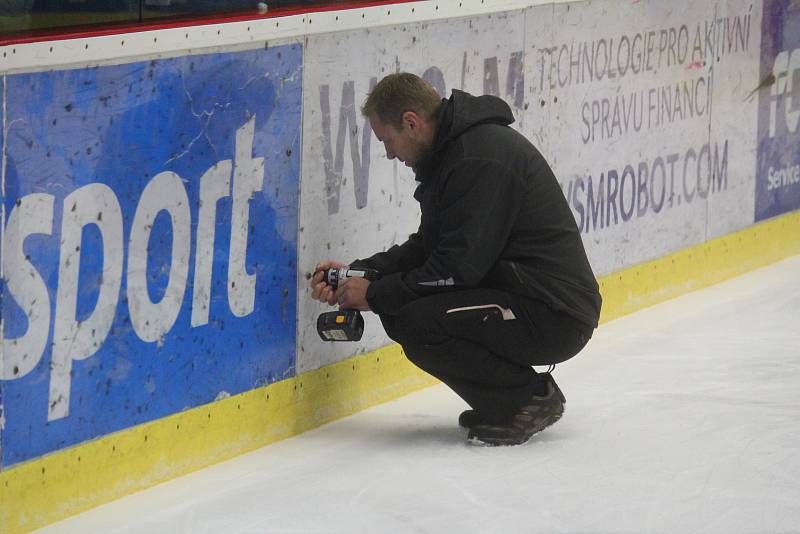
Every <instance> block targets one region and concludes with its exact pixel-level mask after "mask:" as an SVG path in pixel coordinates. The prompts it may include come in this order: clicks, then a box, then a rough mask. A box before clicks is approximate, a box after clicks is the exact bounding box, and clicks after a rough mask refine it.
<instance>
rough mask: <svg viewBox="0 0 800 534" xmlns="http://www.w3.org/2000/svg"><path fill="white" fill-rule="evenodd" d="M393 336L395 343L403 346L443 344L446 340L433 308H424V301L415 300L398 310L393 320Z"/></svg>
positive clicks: (446, 337)
mask: <svg viewBox="0 0 800 534" xmlns="http://www.w3.org/2000/svg"><path fill="white" fill-rule="evenodd" d="M394 335H395V336H396V337H395V338H394V339H395V341H397V342H398V343H400V344H401V345H404V346H405V345H406V344H408V345H411V346H424V345H430V344H435V343H443V342H444V341H447V339H448V336H447V335H446V332H445V331H444V329H443V328H442V327H441V325H440V321H439V318H438V317H437V316H436V312H435V309H434V307H433V306H426V305H425V299H419V300H416V301H414V302H412V303H410V304H409V305H407V306H405V307H403V308H402V309H401V310H400V312H399V313H398V314H397V316H396V317H395V318H394Z"/></svg>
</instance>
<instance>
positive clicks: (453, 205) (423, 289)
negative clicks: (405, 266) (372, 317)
mask: <svg viewBox="0 0 800 534" xmlns="http://www.w3.org/2000/svg"><path fill="white" fill-rule="evenodd" d="M443 178H444V180H445V182H444V186H443V188H442V192H441V197H440V200H439V208H438V210H437V211H438V213H437V218H438V220H439V221H440V234H439V239H438V242H437V244H436V247H435V249H434V250H433V252H432V253H431V254H430V255H429V256H428V257H427V258H426V259H425V261H424V262H423V263H422V264H421V265H419V266H418V267H416V268H413V269H411V270H409V271H407V272H396V273H394V274H391V275H389V276H384V277H383V278H382V279H380V280H377V281H375V282H373V283H371V284H370V287H369V289H368V291H367V302H368V303H369V305H370V308H371V309H372V310H373V311H374V312H376V313H381V314H388V315H396V314H397V313H398V312H399V310H400V309H401V308H402V307H403V306H405V305H407V304H408V303H410V302H411V301H413V300H415V299H418V298H420V297H423V296H427V295H432V294H436V293H442V292H448V291H453V290H458V289H462V290H463V289H467V288H470V287H475V286H476V285H477V284H478V283H479V282H480V281H481V280H482V279H483V278H484V277H485V276H486V274H487V273H488V272H489V270H490V269H491V268H492V267H493V265H494V264H495V262H496V261H497V259H498V258H499V257H500V254H501V253H502V251H503V249H504V248H505V246H506V243H507V242H508V238H509V236H510V235H511V230H512V228H513V226H514V222H515V220H516V217H517V214H518V213H519V210H520V206H521V201H522V196H523V194H524V191H523V186H522V181H521V180H520V179H519V177H516V176H513V175H511V174H510V173H509V172H508V169H507V167H506V166H505V165H504V164H503V163H501V162H497V161H493V160H483V159H470V158H467V159H464V160H462V161H461V162H459V163H458V164H457V165H455V166H454V167H453V169H452V170H451V171H450V172H449V173H448V175H447V176H444V177H443Z"/></svg>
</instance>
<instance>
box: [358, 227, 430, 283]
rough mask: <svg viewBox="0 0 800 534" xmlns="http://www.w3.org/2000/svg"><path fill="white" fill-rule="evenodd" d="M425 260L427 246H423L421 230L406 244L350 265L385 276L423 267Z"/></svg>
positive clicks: (409, 237)
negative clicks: (375, 271)
mask: <svg viewBox="0 0 800 534" xmlns="http://www.w3.org/2000/svg"><path fill="white" fill-rule="evenodd" d="M425 259H426V255H425V246H424V245H423V241H422V232H421V229H420V230H418V231H417V232H415V233H413V234H411V235H410V236H408V240H407V241H406V242H405V243H403V244H401V245H394V246H392V247H391V248H390V249H389V250H387V251H385V252H378V253H377V254H373V255H372V256H370V257H369V258H366V259H363V260H355V261H353V262H351V263H350V265H352V266H353V267H368V268H370V269H376V270H377V271H378V272H380V273H381V274H382V275H384V276H385V275H389V274H393V273H404V272H408V271H410V270H411V269H413V268H415V267H419V266H420V265H422V264H423V263H424V262H425Z"/></svg>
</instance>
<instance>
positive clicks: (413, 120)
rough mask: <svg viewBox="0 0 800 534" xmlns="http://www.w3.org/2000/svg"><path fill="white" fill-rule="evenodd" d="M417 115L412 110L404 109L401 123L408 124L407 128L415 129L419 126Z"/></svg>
mask: <svg viewBox="0 0 800 534" xmlns="http://www.w3.org/2000/svg"><path fill="white" fill-rule="evenodd" d="M419 120H420V119H419V115H417V114H416V113H414V112H413V111H406V112H405V113H403V123H404V124H406V125H408V129H409V130H412V131H414V130H417V129H418V128H419Z"/></svg>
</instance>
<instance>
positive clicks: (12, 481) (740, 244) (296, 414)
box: [0, 212, 800, 534]
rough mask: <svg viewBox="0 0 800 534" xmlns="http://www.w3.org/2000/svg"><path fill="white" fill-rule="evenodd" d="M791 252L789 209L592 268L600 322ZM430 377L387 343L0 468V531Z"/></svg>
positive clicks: (304, 426) (86, 505)
mask: <svg viewBox="0 0 800 534" xmlns="http://www.w3.org/2000/svg"><path fill="white" fill-rule="evenodd" d="M796 254H800V212H794V213H790V214H788V215H784V216H782V217H779V218H776V219H772V220H769V221H766V222H763V223H760V224H757V225H755V226H752V227H749V228H747V229H744V230H741V231H739V232H735V233H733V234H730V235H727V236H724V237H721V238H718V239H714V240H712V241H709V242H707V243H704V244H701V245H698V246H694V247H690V248H688V249H686V250H682V251H680V252H677V253H675V254H671V255H669V256H665V257H663V258H659V259H657V260H653V261H650V262H646V263H643V264H640V265H637V266H634V267H631V268H628V269H624V270H622V271H619V272H617V273H614V274H611V275H609V276H606V277H603V278H602V279H601V280H600V287H601V291H602V293H603V298H604V305H603V315H602V317H601V322H606V321H609V320H612V319H614V318H617V317H621V316H623V315H627V314H630V313H633V312H635V311H637V310H639V309H642V308H644V307H647V306H651V305H654V304H657V303H659V302H662V301H664V300H667V299H670V298H674V297H677V296H679V295H682V294H685V293H688V292H690V291H694V290H697V289H700V288H703V287H706V286H709V285H712V284H715V283H718V282H721V281H723V280H726V279H729V278H731V277H733V276H736V275H739V274H742V273H744V272H747V271H750V270H752V269H755V268H758V267H761V266H764V265H768V264H770V263H773V262H775V261H778V260H780V259H783V258H786V257H789V256H792V255H796ZM435 383H437V381H436V380H435V379H433V378H432V377H430V376H429V375H426V374H425V373H423V372H421V371H420V370H418V369H417V368H416V367H414V366H413V365H412V364H411V363H409V362H408V360H407V359H406V358H405V357H404V355H403V353H402V350H401V349H400V347H399V346H397V345H390V346H387V347H384V348H381V349H378V350H376V351H373V352H371V353H368V354H363V355H358V356H354V357H352V358H349V359H347V360H343V361H340V362H337V363H334V364H331V365H328V366H326V367H322V368H320V369H317V370H314V371H310V372H307V373H304V374H301V375H299V376H297V377H295V378H292V379H288V380H284V381H281V382H276V383H274V384H271V385H269V386H265V387H262V388H259V389H256V390H253V391H249V392H247V393H243V394H240V395H235V396H232V397H230V398H228V399H224V400H221V401H218V402H215V403H213V404H209V405H205V406H200V407H198V408H194V409H190V410H187V411H185V412H181V413H179V414H175V415H172V416H169V417H166V418H163V419H159V420H157V421H153V422H151V423H147V424H143V425H140V426H137V427H134V428H131V429H129V430H125V431H122V432H118V433H116V434H112V435H109V436H106V437H103V438H100V439H98V440H95V441H92V442H89V443H85V444H82V445H79V446H76V447H73V448H70V449H66V450H62V451H59V452H56V453H53V454H50V455H47V456H45V457H42V458H40V459H37V460H34V461H31V462H28V463H25V464H22V465H19V466H16V467H12V468H10V469H8V470H6V471H2V472H0V503H2V508H0V532H4V533H9V534H13V533H17V532H26V531H29V530H32V529H35V528H37V527H41V526H44V525H47V524H50V523H52V522H55V521H57V520H59V519H63V518H65V517H68V516H70V515H74V514H77V513H79V512H81V511H85V510H88V509H91V508H93V507H96V506H98V505H101V504H103V503H106V502H109V501H112V500H115V499H118V498H120V497H123V496H125V495H128V494H131V493H134V492H136V491H139V490H142V489H145V488H147V487H150V486H153V485H155V484H158V483H160V482H164V481H166V480H169V479H171V478H175V477H177V476H180V475H184V474H187V473H190V472H192V471H196V470H198V469H201V468H203V467H206V466H208V465H211V464H214V463H217V462H221V461H223V460H226V459H229V458H232V457H234V456H237V455H240V454H242V453H245V452H247V451H250V450H254V449H257V448H259V447H262V446H264V445H267V444H269V443H273V442H275V441H278V440H281V439H284V438H288V437H290V436H294V435H297V434H299V433H301V432H304V431H306V430H310V429H312V428H315V427H318V426H320V425H322V424H324V423H327V422H330V421H333V420H335V419H338V418H341V417H344V416H347V415H350V414H352V413H355V412H357V411H359V410H363V409H365V408H367V407H370V406H373V405H376V404H379V403H382V402H386V401H389V400H392V399H395V398H398V397H401V396H403V395H405V394H408V393H411V392H413V391H416V390H419V389H422V388H425V387H428V386H430V385H433V384H435Z"/></svg>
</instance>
